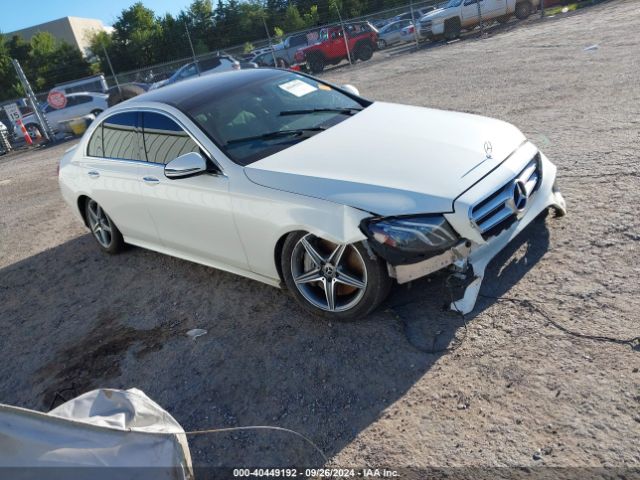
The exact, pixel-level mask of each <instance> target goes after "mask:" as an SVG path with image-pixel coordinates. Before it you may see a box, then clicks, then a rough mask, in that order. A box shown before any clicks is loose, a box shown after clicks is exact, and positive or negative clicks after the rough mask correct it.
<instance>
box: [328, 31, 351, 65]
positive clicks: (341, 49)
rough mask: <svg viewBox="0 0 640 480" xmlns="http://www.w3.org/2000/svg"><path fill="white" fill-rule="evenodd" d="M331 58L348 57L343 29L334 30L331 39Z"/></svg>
mask: <svg viewBox="0 0 640 480" xmlns="http://www.w3.org/2000/svg"><path fill="white" fill-rule="evenodd" d="M328 50H329V58H332V59H333V58H338V57H344V56H346V55H347V47H346V45H345V41H344V35H343V32H342V29H337V28H336V29H333V30H332V31H331V35H330V38H329V49H328Z"/></svg>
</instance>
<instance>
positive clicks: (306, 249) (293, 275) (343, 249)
mask: <svg viewBox="0 0 640 480" xmlns="http://www.w3.org/2000/svg"><path fill="white" fill-rule="evenodd" d="M281 267H282V273H283V276H284V280H285V283H286V285H287V288H288V289H289V290H290V291H291V292H292V294H293V296H294V297H295V298H296V300H297V301H298V303H300V305H301V306H302V307H303V308H304V309H305V310H307V311H308V312H310V313H312V314H314V315H318V316H321V317H324V318H328V319H332V320H355V319H357V318H361V317H364V316H366V315H368V314H369V313H371V312H372V311H373V310H374V309H375V308H376V307H377V306H378V305H380V303H382V302H383V301H384V299H385V298H386V297H387V295H388V293H389V290H390V288H391V279H390V278H389V275H388V274H387V268H386V264H385V262H384V261H382V260H381V259H379V258H377V257H375V256H372V255H371V254H370V253H369V252H367V250H366V249H365V247H364V246H363V245H362V243H355V244H335V243H333V242H330V241H328V240H324V239H321V238H319V237H316V236H315V235H313V234H311V233H306V232H297V233H294V234H291V235H289V236H288V237H287V239H286V240H285V243H284V246H283V251H282V263H281Z"/></svg>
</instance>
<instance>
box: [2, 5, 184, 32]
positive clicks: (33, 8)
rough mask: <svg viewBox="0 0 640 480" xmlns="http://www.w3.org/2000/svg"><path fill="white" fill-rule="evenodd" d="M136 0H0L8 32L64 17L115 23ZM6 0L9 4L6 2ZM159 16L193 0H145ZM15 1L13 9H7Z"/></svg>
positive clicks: (3, 23) (107, 23)
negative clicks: (25, 6)
mask: <svg viewBox="0 0 640 480" xmlns="http://www.w3.org/2000/svg"><path fill="white" fill-rule="evenodd" d="M135 2H136V0H35V1H32V2H28V6H29V7H28V9H27V8H24V9H23V8H21V6H24V5H27V4H25V3H23V2H19V1H12V0H2V1H1V2H0V3H1V4H3V5H2V6H0V32H2V33H8V32H13V31H15V30H20V29H22V28H26V27H31V26H33V25H37V24H39V23H44V22H49V21H51V20H56V19H58V18H62V17H84V18H97V19H99V20H102V23H104V24H105V25H112V24H113V22H114V21H115V19H116V17H117V16H118V15H120V12H122V10H124V9H125V8H128V7H130V6H131V5H133V4H134V3H135ZM5 3H6V5H4V4H5ZM143 3H144V5H145V6H146V7H147V8H150V9H151V10H153V11H154V12H155V13H156V15H163V14H165V13H167V12H168V13H171V14H176V13H178V12H179V11H180V10H182V9H185V8H187V7H188V6H189V4H190V3H191V1H190V0H143ZM9 4H11V8H6V7H8V6H9Z"/></svg>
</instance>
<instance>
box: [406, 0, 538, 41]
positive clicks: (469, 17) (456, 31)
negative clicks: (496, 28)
mask: <svg viewBox="0 0 640 480" xmlns="http://www.w3.org/2000/svg"><path fill="white" fill-rule="evenodd" d="M479 1H480V15H481V16H482V21H483V22H485V21H487V20H497V21H498V22H500V23H504V22H506V21H507V20H509V18H510V17H511V16H512V15H515V16H516V17H517V18H519V19H520V20H524V19H525V18H527V17H528V16H529V15H530V14H531V12H533V11H535V10H537V8H538V5H539V4H540V0H479ZM479 23H480V16H479V15H478V0H449V2H448V3H447V4H445V5H444V6H443V7H442V8H438V9H436V10H433V11H431V12H429V13H427V14H426V15H423V16H422V17H420V21H419V22H418V32H419V35H420V36H421V37H425V38H429V39H432V40H433V39H438V38H442V37H444V38H445V39H447V40H453V39H455V38H458V37H459V36H460V32H461V31H462V30H463V29H464V30H471V29H473V28H475V27H476V25H478V24H479Z"/></svg>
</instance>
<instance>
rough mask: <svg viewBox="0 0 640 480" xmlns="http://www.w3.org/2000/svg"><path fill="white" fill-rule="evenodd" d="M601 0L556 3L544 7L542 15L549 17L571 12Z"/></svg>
mask: <svg viewBox="0 0 640 480" xmlns="http://www.w3.org/2000/svg"><path fill="white" fill-rule="evenodd" d="M601 1H602V0H583V1H581V2H572V3H568V4H567V5H556V6H555V7H550V8H545V9H544V15H545V17H550V16H552V15H558V14H559V13H568V12H573V11H575V10H578V9H580V8H584V7H590V6H591V5H595V4H596V3H600V2H601ZM565 9H566V10H565Z"/></svg>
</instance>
